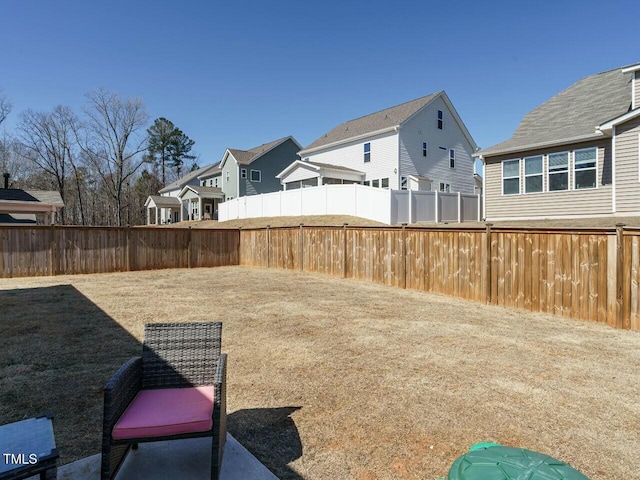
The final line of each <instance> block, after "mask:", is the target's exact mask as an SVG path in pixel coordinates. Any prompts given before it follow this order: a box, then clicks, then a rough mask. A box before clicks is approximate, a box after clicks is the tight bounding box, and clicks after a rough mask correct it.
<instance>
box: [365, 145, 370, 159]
mask: <svg viewBox="0 0 640 480" xmlns="http://www.w3.org/2000/svg"><path fill="white" fill-rule="evenodd" d="M370 161H371V144H370V143H365V144H364V163H367V162H370Z"/></svg>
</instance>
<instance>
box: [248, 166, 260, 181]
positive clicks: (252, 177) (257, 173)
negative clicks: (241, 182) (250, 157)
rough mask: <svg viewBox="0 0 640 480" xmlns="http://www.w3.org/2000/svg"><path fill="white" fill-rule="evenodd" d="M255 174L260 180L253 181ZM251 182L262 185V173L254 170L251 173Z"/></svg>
mask: <svg viewBox="0 0 640 480" xmlns="http://www.w3.org/2000/svg"><path fill="white" fill-rule="evenodd" d="M253 172H256V173H257V174H258V179H257V180H254V179H253ZM249 180H250V181H251V182H254V183H260V182H262V172H261V171H260V170H253V169H252V170H251V173H250V176H249Z"/></svg>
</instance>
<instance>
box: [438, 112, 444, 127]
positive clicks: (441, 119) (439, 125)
mask: <svg viewBox="0 0 640 480" xmlns="http://www.w3.org/2000/svg"><path fill="white" fill-rule="evenodd" d="M443 124H444V118H443V115H442V110H438V129H439V130H442V127H443Z"/></svg>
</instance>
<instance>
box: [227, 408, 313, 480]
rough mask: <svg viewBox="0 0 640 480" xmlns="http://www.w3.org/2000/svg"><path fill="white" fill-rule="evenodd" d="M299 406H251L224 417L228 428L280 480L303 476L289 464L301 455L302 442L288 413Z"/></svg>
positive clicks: (294, 479)
mask: <svg viewBox="0 0 640 480" xmlns="http://www.w3.org/2000/svg"><path fill="white" fill-rule="evenodd" d="M300 408H302V407H279V408H253V409H245V410H238V411H237V412H233V413H231V414H229V415H228V416H227V429H228V431H229V433H231V435H233V436H234V437H235V439H236V440H238V441H239V442H240V443H241V444H242V445H243V446H244V447H245V448H246V449H247V450H249V451H250V452H251V453H252V454H253V455H254V456H255V457H256V458H257V459H258V460H260V462H262V463H263V464H264V465H265V466H266V467H267V468H268V469H269V470H271V471H272V472H273V473H274V474H275V475H276V476H277V477H278V478H280V479H281V480H300V479H302V477H301V476H300V475H298V474H297V473H296V472H294V471H293V470H292V469H291V468H289V466H288V464H289V463H290V462H292V461H294V460H296V459H298V458H300V457H301V456H302V442H301V440H300V435H299V434H298V428H297V427H296V424H295V422H294V421H293V419H292V418H291V414H292V413H293V412H295V411H297V410H299V409H300Z"/></svg>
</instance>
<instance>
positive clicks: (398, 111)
mask: <svg viewBox="0 0 640 480" xmlns="http://www.w3.org/2000/svg"><path fill="white" fill-rule="evenodd" d="M441 93H442V92H436V93H432V94H430V95H427V96H425V97H420V98H416V99H415V100H411V101H410V102H406V103H402V104H400V105H396V106H395V107H390V108H386V109H384V110H380V111H379V112H375V113H371V114H369V115H365V116H364V117H360V118H356V119H355V120H350V121H348V122H345V123H341V124H340V125H338V126H337V127H336V128H334V129H333V130H330V131H329V132H327V133H325V134H324V135H323V136H322V137H320V138H318V139H317V140H314V141H313V142H311V143H310V144H309V145H307V146H306V147H305V148H304V149H303V150H302V151H301V152H300V153H302V154H304V152H305V151H307V150H312V149H315V148H318V147H322V146H325V145H329V144H333V143H337V142H341V141H343V140H348V139H350V138H354V137H359V136H362V135H366V134H367V133H373V132H377V131H378V130H384V129H386V128H391V127H395V126H396V125H400V124H401V123H402V122H404V121H405V120H407V119H408V118H409V117H411V116H412V115H414V114H415V113H416V112H417V111H418V110H420V109H421V108H422V107H424V106H425V105H426V104H428V103H429V102H430V101H431V100H433V99H434V98H436V97H437V96H438V95H440V94H441Z"/></svg>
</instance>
